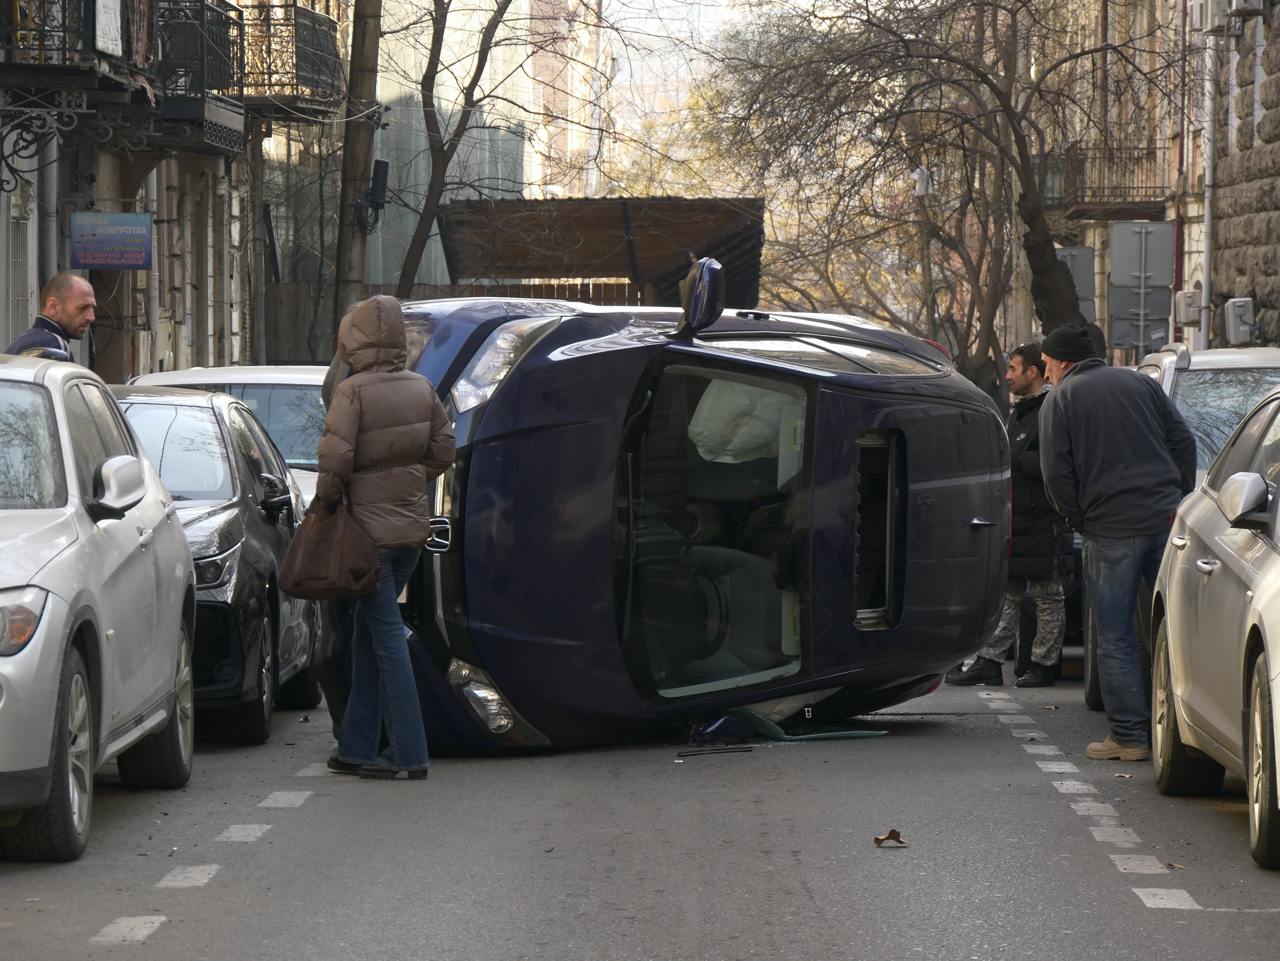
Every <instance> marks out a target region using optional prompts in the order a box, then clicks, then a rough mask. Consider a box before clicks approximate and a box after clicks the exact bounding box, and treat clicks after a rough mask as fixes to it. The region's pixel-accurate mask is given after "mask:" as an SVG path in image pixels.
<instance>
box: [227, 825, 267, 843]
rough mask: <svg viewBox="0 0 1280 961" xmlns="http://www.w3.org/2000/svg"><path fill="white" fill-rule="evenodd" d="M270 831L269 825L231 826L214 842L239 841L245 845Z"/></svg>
mask: <svg viewBox="0 0 1280 961" xmlns="http://www.w3.org/2000/svg"><path fill="white" fill-rule="evenodd" d="M270 830H271V825H270V824H233V825H231V827H229V828H227V829H226V830H225V831H223V832H222V833H221V834H219V835H218V836H217V837H216V838H214V840H215V841H240V842H244V843H246V844H247V843H249V842H251V841H256V840H258V839H259V838H260V837H262V835H264V834H266V833H267V832H268V831H270Z"/></svg>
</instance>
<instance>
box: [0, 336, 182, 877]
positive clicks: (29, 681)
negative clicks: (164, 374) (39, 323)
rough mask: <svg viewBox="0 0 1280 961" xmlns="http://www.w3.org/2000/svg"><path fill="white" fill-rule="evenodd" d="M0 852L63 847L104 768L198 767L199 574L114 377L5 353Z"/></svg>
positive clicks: (176, 772)
mask: <svg viewBox="0 0 1280 961" xmlns="http://www.w3.org/2000/svg"><path fill="white" fill-rule="evenodd" d="M0 545H2V546H3V550H0V853H2V854H3V855H4V856H5V857H7V858H10V859H16V860H53V861H67V860H72V859H74V858H76V857H78V856H79V855H80V853H81V852H82V851H83V849H84V846H85V844H86V843H87V841H88V838H89V828H90V822H91V816H92V805H93V793H94V784H93V779H94V774H95V772H96V771H98V770H99V769H100V768H101V767H102V766H103V765H104V764H106V763H108V762H110V761H113V760H114V761H116V762H117V764H118V767H119V773H120V779H121V781H122V782H123V783H124V784H125V785H127V786H130V787H159V788H178V787H182V786H183V785H185V784H186V783H187V780H188V778H189V777H190V775H191V757H192V745H193V741H194V737H193V730H192V696H193V695H192V680H191V638H192V633H193V630H194V626H195V620H194V619H195V583H194V581H195V577H194V572H193V570H192V563H191V552H190V551H189V549H188V548H187V542H186V539H185V538H184V537H183V536H182V530H181V527H180V525H179V524H178V523H177V521H176V519H175V509H174V505H173V501H172V499H171V497H170V495H169V493H168V491H167V490H165V488H164V486H163V484H162V483H161V481H160V478H159V476H158V475H157V473H156V470H155V468H154V467H153V466H152V465H151V463H150V461H149V460H148V459H147V458H146V456H145V454H144V453H143V451H142V449H141V448H140V447H139V445H138V444H137V442H136V440H135V438H134V436H133V435H132V433H131V432H130V430H129V428H128V427H127V426H126V425H125V421H124V419H123V418H122V417H121V416H120V410H119V408H118V407H117V406H116V404H115V402H114V401H113V400H112V399H111V395H110V394H109V393H108V392H107V390H106V388H105V385H104V384H103V383H102V381H101V380H100V379H98V377H97V376H96V375H94V374H93V373H91V372H90V371H88V370H86V369H85V368H83V367H80V366H78V365H74V364H66V363H55V362H52V361H48V360H37V359H32V358H27V357H22V358H18V357H8V356H0Z"/></svg>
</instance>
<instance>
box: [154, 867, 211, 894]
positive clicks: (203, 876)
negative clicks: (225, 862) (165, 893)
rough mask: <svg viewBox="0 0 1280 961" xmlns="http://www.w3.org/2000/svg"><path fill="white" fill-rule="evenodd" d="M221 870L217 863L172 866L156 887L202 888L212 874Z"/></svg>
mask: <svg viewBox="0 0 1280 961" xmlns="http://www.w3.org/2000/svg"><path fill="white" fill-rule="evenodd" d="M220 870H222V866H221V865H218V864H193V865H191V866H190V867H185V868H174V869H173V870H172V871H170V872H169V873H168V874H166V875H165V876H164V877H163V878H161V879H160V883H158V884H157V885H156V887H158V888H202V887H204V886H205V885H206V884H208V883H209V882H210V881H212V880H213V876H214V875H215V874H217V873H218V872H219V871H220Z"/></svg>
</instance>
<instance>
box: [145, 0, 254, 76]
mask: <svg viewBox="0 0 1280 961" xmlns="http://www.w3.org/2000/svg"><path fill="white" fill-rule="evenodd" d="M159 3H160V17H159V21H160V26H159V32H160V89H161V91H162V92H163V93H164V96H165V99H166V101H168V100H169V99H171V98H179V99H181V98H197V99H198V98H205V97H211V96H222V97H227V98H230V99H232V100H237V101H238V100H240V99H241V98H242V97H243V96H244V20H243V15H242V14H241V12H240V8H239V7H237V6H235V5H234V4H232V3H228V2H227V0H159Z"/></svg>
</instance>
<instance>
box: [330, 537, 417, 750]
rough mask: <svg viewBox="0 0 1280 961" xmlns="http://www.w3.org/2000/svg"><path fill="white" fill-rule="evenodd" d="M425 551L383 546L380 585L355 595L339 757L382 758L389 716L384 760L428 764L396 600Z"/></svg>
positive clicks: (407, 648) (380, 561)
mask: <svg viewBox="0 0 1280 961" xmlns="http://www.w3.org/2000/svg"><path fill="white" fill-rule="evenodd" d="M421 553H422V552H421V551H420V550H418V549H417V548H415V547H409V548H395V549H388V548H381V549H379V551H378V566H379V568H380V569H381V575H380V577H379V579H378V589H377V591H375V592H374V593H372V594H370V595H368V596H367V597H360V598H357V599H356V610H355V625H354V630H353V632H352V638H351V643H352V647H353V649H354V654H355V660H354V664H353V667H352V674H351V696H350V698H349V699H348V700H347V711H346V714H345V715H344V716H343V718H342V727H341V729H340V730H339V731H338V757H339V758H340V759H342V760H343V761H349V762H351V763H354V764H372V763H374V762H375V761H376V760H378V737H379V733H380V729H381V726H382V723H383V721H385V722H386V726H387V741H388V745H389V746H388V748H387V750H386V752H384V753H383V755H382V760H383V761H384V762H385V763H387V764H390V765H391V766H392V767H396V768H402V769H405V770H415V769H418V768H424V767H426V766H427V734H426V731H425V730H424V728H423V726H422V706H421V705H420V704H419V703H418V688H417V685H415V683H414V680H413V665H412V664H411V663H410V661H409V644H408V641H406V640H405V630H404V621H402V620H401V619H400V607H399V605H398V604H397V603H396V598H398V597H399V596H400V592H401V591H402V590H404V586H405V584H407V583H408V581H409V575H410V574H412V573H413V569H414V568H415V567H417V566H418V557H419V556H420V555H421Z"/></svg>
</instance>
